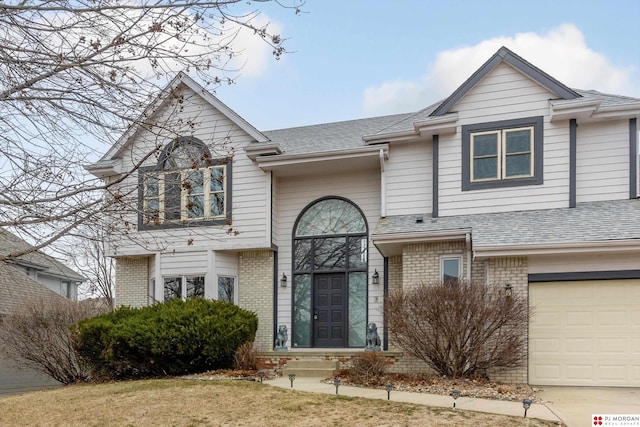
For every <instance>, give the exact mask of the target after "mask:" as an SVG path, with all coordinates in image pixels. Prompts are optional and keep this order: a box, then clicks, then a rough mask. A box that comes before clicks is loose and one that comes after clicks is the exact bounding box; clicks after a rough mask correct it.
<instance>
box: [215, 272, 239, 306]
mask: <svg viewBox="0 0 640 427" xmlns="http://www.w3.org/2000/svg"><path fill="white" fill-rule="evenodd" d="M218 299H219V300H222V301H226V302H233V303H235V302H236V278H235V277H233V276H218Z"/></svg>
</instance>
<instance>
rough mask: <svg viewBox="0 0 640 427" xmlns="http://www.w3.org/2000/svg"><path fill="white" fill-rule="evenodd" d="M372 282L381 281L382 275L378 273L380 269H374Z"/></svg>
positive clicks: (375, 283) (377, 282)
mask: <svg viewBox="0 0 640 427" xmlns="http://www.w3.org/2000/svg"><path fill="white" fill-rule="evenodd" d="M371 283H373V284H374V285H377V284H379V283H380V275H379V274H378V270H374V272H373V276H371Z"/></svg>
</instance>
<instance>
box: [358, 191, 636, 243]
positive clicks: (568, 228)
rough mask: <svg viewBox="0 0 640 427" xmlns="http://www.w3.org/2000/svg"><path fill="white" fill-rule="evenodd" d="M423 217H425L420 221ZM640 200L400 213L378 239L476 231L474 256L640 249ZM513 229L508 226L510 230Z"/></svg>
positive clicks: (382, 225) (377, 232)
mask: <svg viewBox="0 0 640 427" xmlns="http://www.w3.org/2000/svg"><path fill="white" fill-rule="evenodd" d="M418 217H421V218H422V221H421V222H420V221H419V220H418ZM638 224H640V199H630V200H609V201H602V202H586V203H578V204H577V205H576V207H575V208H564V209H543V210H531V211H516V212H502V213H489V214H473V215H458V216H447V217H438V218H432V217H431V215H428V214H425V215H399V216H390V217H387V218H383V219H381V220H380V221H379V222H378V224H377V225H376V226H375V228H374V231H373V233H372V236H371V237H372V240H373V241H374V243H376V241H379V242H382V243H383V244H384V242H385V241H390V239H394V238H397V239H405V240H411V239H413V238H415V237H422V238H425V239H427V238H428V237H429V235H430V234H431V235H438V236H442V235H443V233H445V232H448V233H450V234H451V235H454V234H456V232H458V234H459V235H460V234H464V233H465V232H471V235H472V242H473V248H474V252H482V251H488V250H499V249H500V248H530V249H532V248H536V247H542V246H549V247H558V248H561V247H562V245H568V244H571V245H583V246H584V245H587V246H588V245H606V244H607V243H618V244H619V243H620V241H627V242H628V243H630V244H633V245H635V246H639V247H640V227H639V226H638ZM505 225H508V226H505Z"/></svg>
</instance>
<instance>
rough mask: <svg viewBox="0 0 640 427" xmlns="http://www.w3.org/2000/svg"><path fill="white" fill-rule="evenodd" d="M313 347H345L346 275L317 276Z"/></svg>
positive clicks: (315, 281)
mask: <svg viewBox="0 0 640 427" xmlns="http://www.w3.org/2000/svg"><path fill="white" fill-rule="evenodd" d="M313 282H314V283H313V285H314V286H313V308H314V312H313V314H314V316H313V319H314V320H313V341H314V343H313V346H314V347H337V348H339V347H345V346H346V343H347V328H346V324H347V314H346V312H347V289H346V283H345V282H346V280H345V275H344V273H330V274H315V275H314V279H313Z"/></svg>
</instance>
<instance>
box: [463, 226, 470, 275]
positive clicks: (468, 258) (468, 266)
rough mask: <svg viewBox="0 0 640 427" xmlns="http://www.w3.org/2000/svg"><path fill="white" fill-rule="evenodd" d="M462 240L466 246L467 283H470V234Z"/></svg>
mask: <svg viewBox="0 0 640 427" xmlns="http://www.w3.org/2000/svg"><path fill="white" fill-rule="evenodd" d="M464 240H465V243H466V245H467V283H470V282H471V233H466V234H465V235H464Z"/></svg>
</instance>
